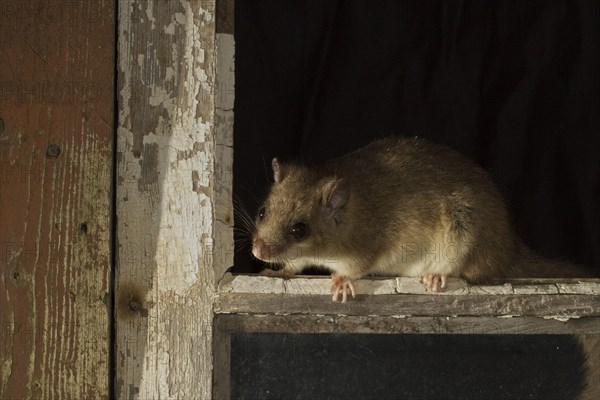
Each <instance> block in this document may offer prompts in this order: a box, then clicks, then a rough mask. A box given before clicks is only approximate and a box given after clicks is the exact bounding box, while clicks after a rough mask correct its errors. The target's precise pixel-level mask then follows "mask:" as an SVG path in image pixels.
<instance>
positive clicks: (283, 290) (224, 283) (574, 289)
mask: <svg viewBox="0 0 600 400" xmlns="http://www.w3.org/2000/svg"><path fill="white" fill-rule="evenodd" d="M330 282H331V279H330V278H329V277H328V276H318V275H317V276H315V275H311V276H308V275H304V276H303V275H297V276H294V277H291V278H280V277H274V276H267V275H259V274H243V275H242V274H240V275H233V274H230V273H227V274H225V276H224V277H223V279H222V280H221V282H220V284H219V292H221V293H255V294H303V295H329V284H330ZM498 282H499V283H498V284H492V285H469V284H468V283H467V282H466V281H464V280H463V279H459V278H448V281H447V288H446V289H445V290H444V291H443V292H441V293H435V295H436V296H439V295H442V296H448V295H451V296H456V295H493V294H498V295H500V294H504V295H510V294H513V295H516V294H536V295H543V294H546V295H552V294H579V295H592V296H593V295H596V296H600V279H510V280H508V281H503V282H500V281H498ZM354 286H355V288H356V291H357V293H358V294H360V295H386V294H432V293H431V292H429V291H427V289H426V288H425V286H424V285H423V284H422V283H421V282H420V280H419V278H406V277H390V278H382V277H371V278H363V279H358V280H356V281H355V282H354Z"/></svg>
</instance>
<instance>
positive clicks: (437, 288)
mask: <svg viewBox="0 0 600 400" xmlns="http://www.w3.org/2000/svg"><path fill="white" fill-rule="evenodd" d="M421 282H423V284H424V285H425V287H426V288H427V289H429V290H430V291H431V292H433V293H439V292H443V291H444V289H445V288H446V275H438V274H427V275H423V276H422V277H421Z"/></svg>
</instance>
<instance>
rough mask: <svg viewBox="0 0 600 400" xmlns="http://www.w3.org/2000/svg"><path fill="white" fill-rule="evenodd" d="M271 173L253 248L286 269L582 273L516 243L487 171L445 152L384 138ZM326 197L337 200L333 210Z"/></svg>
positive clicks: (481, 277)
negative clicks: (298, 228) (297, 233)
mask: <svg viewBox="0 0 600 400" xmlns="http://www.w3.org/2000/svg"><path fill="white" fill-rule="evenodd" d="M274 169H275V170H276V172H277V174H276V175H277V179H276V180H277V182H276V183H274V184H273V186H272V188H271V191H270V194H269V196H268V197H267V200H266V202H265V210H266V214H265V217H264V219H260V218H259V219H258V220H257V223H256V231H255V233H254V240H255V245H254V251H253V252H254V253H255V255H257V254H258V255H259V256H264V255H267V254H268V255H269V257H259V258H263V259H264V261H267V262H271V263H277V264H282V265H283V266H284V271H285V272H287V273H290V274H291V273H297V272H299V271H301V270H302V268H304V267H305V266H308V265H320V266H324V267H325V268H327V269H329V270H331V271H333V272H336V273H338V274H339V275H342V276H346V277H348V278H351V279H354V278H359V277H361V276H364V275H367V274H377V275H404V276H423V275H425V274H427V273H431V274H439V275H447V276H455V277H462V278H465V279H466V280H467V281H469V282H473V283H475V282H484V281H486V280H487V279H489V278H508V277H584V276H588V275H589V274H587V273H586V272H585V271H584V270H580V269H579V268H577V267H574V266H569V265H567V264H560V263H555V262H550V261H546V260H543V259H542V258H540V257H539V256H537V255H535V254H534V253H533V252H532V251H531V250H529V249H528V248H527V247H526V246H525V245H523V244H522V242H521V240H520V239H519V238H518V236H517V235H516V234H515V232H514V229H513V227H512V225H511V223H510V219H509V215H508V212H507V209H506V206H505V204H504V201H503V199H502V196H501V195H500V193H499V191H498V190H497V188H496V186H495V185H494V184H493V182H492V180H491V179H490V178H489V176H488V174H487V173H486V172H485V171H484V170H483V169H482V168H480V167H479V166H477V165H476V164H475V163H474V162H472V161H471V160H469V159H467V158H466V157H464V156H462V155H461V154H459V153H458V152H456V151H454V150H451V149H449V148H447V147H445V146H441V145H436V144H433V143H431V142H429V141H427V140H424V139H418V138H386V139H381V140H377V141H375V142H373V143H371V144H369V145H367V146H365V147H363V148H361V149H358V150H356V151H354V152H352V153H349V154H347V155H345V156H342V157H340V158H337V159H334V160H331V161H329V162H327V163H325V164H323V165H320V166H316V167H307V166H300V165H291V164H288V165H283V164H280V163H278V162H276V161H274ZM340 188H342V189H340ZM344 188H347V189H348V190H347V192H348V193H347V196H346V195H345V192H344ZM332 196H337V197H334V198H336V199H340V198H342V199H344V201H345V203H344V204H343V206H342V207H340V208H339V209H334V210H333V211H331V209H332V207H331V198H332ZM298 222H303V223H305V224H306V225H307V226H308V228H309V234H308V236H307V237H306V238H303V239H302V240H296V239H294V238H293V237H291V236H290V234H289V230H290V228H291V227H292V226H293V225H294V224H296V223H298ZM257 239H260V240H259V241H258V242H259V244H258V245H257Z"/></svg>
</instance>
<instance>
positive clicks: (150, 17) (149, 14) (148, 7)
mask: <svg viewBox="0 0 600 400" xmlns="http://www.w3.org/2000/svg"><path fill="white" fill-rule="evenodd" d="M153 5H154V3H153V2H152V1H149V2H147V4H146V18H148V21H150V23H151V24H152V25H151V26H150V27H151V29H153V30H154V29H155V28H156V24H155V23H156V19H155V18H154V15H152V6H153Z"/></svg>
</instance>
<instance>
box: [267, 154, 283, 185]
mask: <svg viewBox="0 0 600 400" xmlns="http://www.w3.org/2000/svg"><path fill="white" fill-rule="evenodd" d="M271 167H273V181H275V183H281V181H282V180H283V178H285V176H286V175H287V168H286V166H285V165H283V164H281V163H280V162H279V160H278V159H277V157H275V158H274V159H273V161H271Z"/></svg>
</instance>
